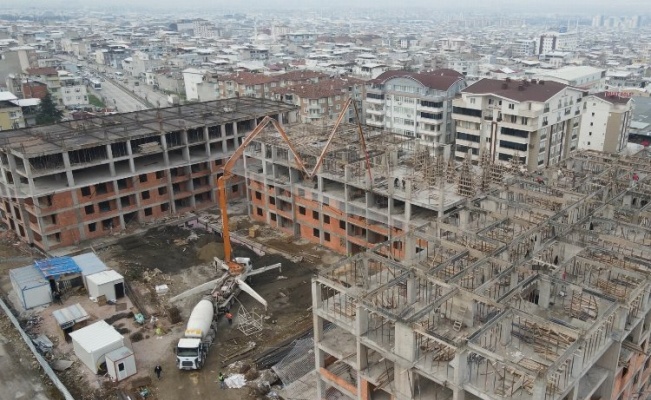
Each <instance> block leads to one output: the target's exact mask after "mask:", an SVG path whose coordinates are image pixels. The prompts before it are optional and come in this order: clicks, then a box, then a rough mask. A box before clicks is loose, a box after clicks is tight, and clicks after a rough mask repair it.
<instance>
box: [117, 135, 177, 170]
mask: <svg viewBox="0 0 651 400" xmlns="http://www.w3.org/2000/svg"><path fill="white" fill-rule="evenodd" d="M164 139H165V135H163V140H164ZM125 143H126V144H127V154H128V155H129V169H130V170H131V173H132V174H135V173H136V164H135V162H134V160H133V150H132V148H131V140H127V141H126V142H125ZM163 154H164V156H167V153H163ZM168 161H169V160H167V159H166V160H165V164H168Z"/></svg>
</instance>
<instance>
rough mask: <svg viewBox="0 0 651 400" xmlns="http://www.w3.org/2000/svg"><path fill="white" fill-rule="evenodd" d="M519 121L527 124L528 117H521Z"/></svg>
mask: <svg viewBox="0 0 651 400" xmlns="http://www.w3.org/2000/svg"><path fill="white" fill-rule="evenodd" d="M521 122H522V125H529V118H527V117H522V119H521Z"/></svg>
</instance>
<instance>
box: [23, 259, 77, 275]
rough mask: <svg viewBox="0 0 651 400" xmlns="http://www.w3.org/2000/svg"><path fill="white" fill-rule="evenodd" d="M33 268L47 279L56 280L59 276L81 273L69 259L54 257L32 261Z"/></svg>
mask: <svg viewBox="0 0 651 400" xmlns="http://www.w3.org/2000/svg"><path fill="white" fill-rule="evenodd" d="M34 266H35V267H36V268H38V269H39V270H40V271H41V273H42V274H43V276H44V277H45V278H47V279H51V278H54V279H56V278H58V277H60V276H61V275H67V274H78V273H80V272H81V268H79V266H78V265H77V263H76V262H75V260H73V259H72V258H71V257H55V258H47V259H45V260H40V261H34Z"/></svg>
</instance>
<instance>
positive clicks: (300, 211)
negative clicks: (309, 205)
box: [298, 206, 305, 215]
mask: <svg viewBox="0 0 651 400" xmlns="http://www.w3.org/2000/svg"><path fill="white" fill-rule="evenodd" d="M298 213H299V214H301V215H305V207H302V206H299V207H298Z"/></svg>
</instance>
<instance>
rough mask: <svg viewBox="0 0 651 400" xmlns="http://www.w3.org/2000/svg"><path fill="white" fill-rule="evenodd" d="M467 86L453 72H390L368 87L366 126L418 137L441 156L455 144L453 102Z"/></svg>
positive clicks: (441, 70) (461, 78)
mask: <svg viewBox="0 0 651 400" xmlns="http://www.w3.org/2000/svg"><path fill="white" fill-rule="evenodd" d="M465 87H466V82H465V80H464V79H463V75H462V74H461V73H459V72H457V71H453V70H450V69H440V70H436V71H432V72H422V73H413V72H407V71H387V72H385V73H383V74H381V75H380V76H379V77H377V78H376V79H373V80H371V81H369V82H368V83H367V85H366V100H365V102H364V103H365V107H364V111H365V115H366V124H368V125H370V126H374V127H382V128H384V129H386V130H389V131H391V132H395V133H398V134H402V135H406V136H411V137H416V138H417V139H418V140H419V141H420V142H421V143H422V144H424V145H426V146H429V147H430V148H432V149H435V150H434V151H435V152H437V153H439V154H441V153H443V149H444V148H445V147H446V145H449V144H451V143H453V142H454V125H453V123H452V118H451V113H452V99H454V97H455V96H456V95H457V94H458V93H459V92H460V91H461V90H462V89H464V88H465Z"/></svg>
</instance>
